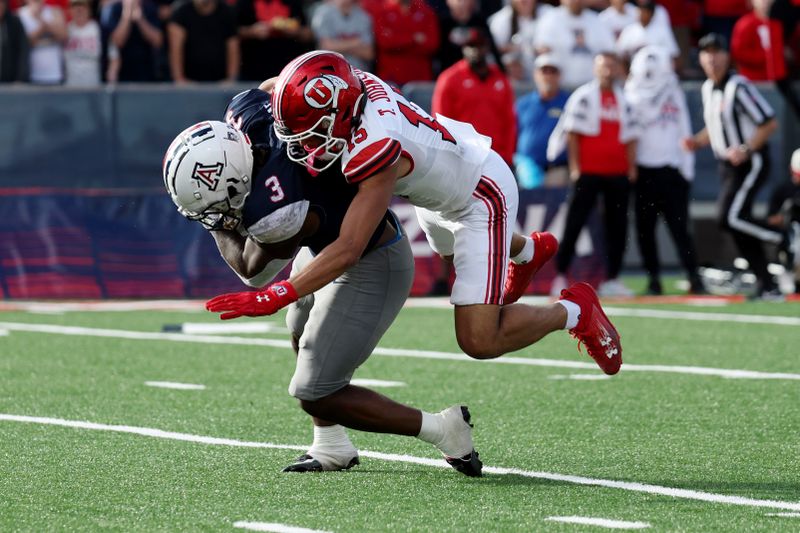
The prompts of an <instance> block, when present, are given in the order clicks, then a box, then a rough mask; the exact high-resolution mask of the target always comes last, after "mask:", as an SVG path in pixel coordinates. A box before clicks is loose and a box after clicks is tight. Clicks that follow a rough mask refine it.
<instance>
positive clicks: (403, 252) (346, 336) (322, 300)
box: [286, 234, 414, 401]
mask: <svg viewBox="0 0 800 533" xmlns="http://www.w3.org/2000/svg"><path fill="white" fill-rule="evenodd" d="M312 258H313V256H312V254H311V252H310V251H309V250H308V249H307V248H303V249H302V250H300V252H299V253H298V254H297V257H296V258H295V260H294V264H293V266H292V275H294V274H295V273H296V272H298V271H299V270H300V269H302V268H303V266H304V265H305V264H306V263H308V262H309V261H310V260H311V259H312ZM413 279H414V256H413V255H412V253H411V246H410V245H409V243H408V238H407V237H406V236H405V234H404V235H403V237H402V238H401V239H400V240H399V241H397V242H395V243H394V244H390V245H388V246H384V247H381V248H376V249H375V250H372V251H370V252H369V253H368V254H366V255H365V256H364V257H362V258H361V260H360V261H359V262H358V263H357V264H356V265H355V266H354V267H352V268H350V269H349V270H347V272H345V273H344V274H342V275H341V276H340V277H338V278H337V279H336V280H334V281H333V282H331V283H329V284H328V285H326V286H325V287H323V288H321V289H320V290H318V291H317V292H315V293H314V294H310V295H308V296H305V297H304V298H301V299H300V300H298V301H297V302H295V303H294V304H292V305H291V306H290V307H289V312H288V314H287V315H286V325H287V326H288V328H289V331H291V332H292V334H293V335H295V336H297V337H299V338H300V342H299V348H300V349H299V352H298V354H297V367H296V368H295V372H294V376H293V377H292V382H291V384H290V385H289V394H291V395H292V396H294V397H295V398H298V399H300V400H307V401H314V400H319V399H320V398H324V397H325V396H328V395H330V394H333V393H334V392H336V391H338V390H339V389H341V388H342V387H344V386H346V385H347V384H348V383H350V379H351V378H352V377H353V372H355V370H356V369H357V368H358V367H359V366H361V364H362V363H364V361H366V360H367V358H368V357H369V356H370V354H371V353H372V351H373V350H374V349H375V346H376V345H377V344H378V341H379V340H380V338H381V337H382V336H383V334H384V333H385V332H386V330H387V329H389V326H390V325H391V324H392V322H393V321H394V319H395V317H396V316H397V314H398V313H399V312H400V309H401V308H402V307H403V304H404V303H405V301H406V298H407V297H408V293H409V291H410V290H411V284H412V281H413Z"/></svg>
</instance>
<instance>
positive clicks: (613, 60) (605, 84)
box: [547, 53, 638, 296]
mask: <svg viewBox="0 0 800 533" xmlns="http://www.w3.org/2000/svg"><path fill="white" fill-rule="evenodd" d="M620 74H621V65H620V62H619V59H618V58H617V57H616V56H615V55H614V54H609V53H602V54H598V55H597V56H595V59H594V75H595V80H594V81H591V82H589V83H587V84H585V85H582V86H580V87H578V88H577V89H576V90H575V92H574V93H573V94H572V96H570V97H569V100H567V104H566V107H565V108H564V113H563V114H562V116H561V120H560V121H559V124H558V126H557V127H556V131H554V132H553V135H552V136H551V140H550V143H549V145H548V148H547V151H548V156H550V155H551V154H552V153H558V152H560V149H559V148H560V147H559V148H557V147H556V146H555V145H559V144H561V142H562V141H560V140H557V141H556V142H554V139H553V138H554V137H556V138H557V139H559V138H561V137H563V135H564V134H566V143H567V161H568V164H569V171H570V178H572V180H573V181H574V183H575V188H574V190H573V192H572V195H571V198H570V202H569V208H568V210H567V220H566V223H565V226H564V235H563V237H562V238H561V242H560V244H559V247H558V254H557V255H556V268H557V270H558V276H556V278H555V279H554V280H553V286H552V288H551V294H552V293H560V292H561V289H563V288H565V285H566V274H567V270H568V269H569V266H570V263H571V262H572V259H573V257H574V255H575V243H576V242H577V240H578V236H579V235H580V233H581V230H582V229H583V226H584V225H585V224H586V221H587V220H588V218H589V214H590V213H591V212H592V210H594V207H595V204H596V202H597V197H598V196H599V195H602V196H603V204H604V213H603V219H604V222H605V242H606V276H607V281H605V282H603V283H602V284H601V285H600V287H599V290H598V292H599V293H600V294H601V295H602V296H632V294H633V293H632V292H631V291H630V289H628V288H627V287H625V286H624V285H622V283H621V282H620V281H619V280H618V276H619V273H620V270H621V269H622V256H623V254H624V252H625V241H626V233H627V229H628V195H629V191H630V184H631V183H634V182H635V181H636V179H637V176H638V174H637V167H636V137H637V135H638V129H637V128H638V126H637V125H636V122H635V120H634V119H633V112H632V110H631V108H630V106H629V105H628V103H627V101H626V100H625V95H624V93H623V92H622V88H621V87H620V86H619V85H618V84H617V80H618V79H619V78H620ZM550 145H553V146H552V148H551V146H550Z"/></svg>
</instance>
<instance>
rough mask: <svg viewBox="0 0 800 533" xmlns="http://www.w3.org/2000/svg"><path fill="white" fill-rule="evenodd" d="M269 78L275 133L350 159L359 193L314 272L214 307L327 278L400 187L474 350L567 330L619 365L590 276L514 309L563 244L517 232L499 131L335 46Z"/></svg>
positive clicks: (500, 350)
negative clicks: (448, 274)
mask: <svg viewBox="0 0 800 533" xmlns="http://www.w3.org/2000/svg"><path fill="white" fill-rule="evenodd" d="M269 85H270V86H271V87H270V88H271V89H272V109H273V114H274V117H275V123H274V128H275V132H276V134H277V136H278V137H279V138H281V139H282V140H284V141H285V142H286V144H287V151H288V155H289V158H290V159H292V160H294V161H296V162H298V163H301V164H304V165H305V166H306V167H308V168H310V169H313V170H316V171H322V170H324V169H326V168H328V167H330V166H331V165H333V164H335V163H336V162H337V161H338V160H340V159H341V165H342V171H343V173H344V175H345V178H346V179H347V180H348V181H349V182H351V183H357V184H358V186H359V190H358V193H357V194H356V196H355V198H354V199H353V201H352V203H351V204H350V207H349V208H348V211H347V213H346V215H345V217H344V221H343V223H342V226H341V229H340V232H339V237H338V238H337V239H336V241H334V242H333V243H331V244H330V245H329V246H327V247H326V248H325V249H324V250H322V252H320V253H319V254H318V255H317V256H316V257H315V258H314V259H313V260H312V261H310V262H309V263H308V264H307V265H306V266H305V268H303V269H302V270H300V271H299V272H296V273H295V274H293V275H292V276H291V278H290V279H289V280H288V281H287V282H282V283H281V284H280V285H277V284H276V285H275V286H270V287H268V288H267V290H266V291H264V292H263V293H236V294H234V295H223V296H221V297H218V298H217V299H214V300H211V301H210V302H209V304H208V305H207V307H208V308H209V310H212V311H222V312H225V311H231V310H233V311H238V310H240V309H246V310H247V311H248V312H253V308H254V305H253V303H252V300H255V299H256V298H259V302H260V305H258V306H257V307H258V313H259V314H271V313H274V312H276V311H277V310H278V309H280V308H282V307H285V306H286V305H289V304H290V303H292V302H293V301H295V300H296V299H297V298H299V297H302V296H304V295H306V294H310V293H312V292H314V291H315V290H317V289H319V288H321V287H323V286H325V285H326V284H327V283H330V282H331V281H333V280H334V279H336V277H338V276H339V275H340V274H341V273H342V272H344V271H345V270H346V269H347V268H348V267H349V266H351V265H353V264H355V262H357V261H358V258H359V257H360V256H361V254H362V253H363V251H364V248H365V246H366V244H367V242H368V239H369V236H370V235H371V234H372V232H373V231H374V228H375V227H376V225H377V224H378V223H379V222H380V216H381V214H382V213H384V212H385V211H386V208H387V207H388V205H389V203H390V201H391V198H392V195H398V196H401V197H403V198H406V199H408V201H409V202H411V203H412V204H414V206H415V207H416V209H417V216H418V218H419V220H420V223H421V225H422V228H423V230H424V231H425V233H426V235H427V237H428V242H429V243H430V245H431V247H432V248H433V249H434V251H435V252H437V253H438V254H440V255H441V256H442V257H444V258H445V259H448V260H452V261H453V264H454V266H455V272H456V281H455V284H454V285H453V291H452V295H451V299H450V301H451V302H452V303H453V305H454V306H455V327H456V338H457V340H458V344H459V346H460V347H461V349H462V350H463V351H464V352H465V353H466V354H468V355H469V356H471V357H473V358H476V359H490V358H495V357H499V356H501V355H503V354H505V353H508V352H513V351H516V350H519V349H522V348H525V347H527V346H530V345H531V344H533V343H535V342H536V341H538V340H539V339H540V338H542V337H544V336H545V335H547V334H548V333H550V332H552V331H555V330H558V329H568V330H569V331H570V333H571V334H572V335H573V336H575V337H577V338H578V339H579V340H580V341H581V342H582V343H583V344H585V345H586V347H587V351H588V352H589V355H590V356H591V357H592V358H594V359H595V361H596V362H597V363H598V365H599V366H600V368H601V369H602V370H603V371H604V372H606V373H607V374H615V373H617V372H618V371H619V368H620V365H621V364H622V347H621V345H620V340H619V334H618V333H617V331H616V329H615V328H614V326H613V325H612V324H611V322H610V321H609V320H608V318H607V317H606V315H605V313H604V312H603V310H602V308H601V306H600V302H599V300H598V299H597V295H596V294H595V292H594V290H593V289H592V288H591V286H589V285H588V284H586V283H578V284H575V285H573V286H571V287H570V288H568V289H566V290H564V291H563V292H562V295H561V299H560V300H559V301H558V302H556V303H555V304H552V305H544V306H531V305H523V304H514V305H511V302H513V301H516V300H517V299H518V298H519V297H520V296H521V294H522V293H523V292H524V290H525V288H526V287H527V285H528V284H529V282H530V280H531V278H532V277H533V275H534V274H535V272H536V271H537V270H538V269H539V268H540V267H541V266H542V265H543V264H544V263H545V262H546V261H547V260H548V259H550V257H552V256H553V254H554V253H555V251H556V249H557V247H558V243H557V241H556V240H555V238H554V237H553V236H552V235H550V234H549V233H534V234H533V235H532V236H531V238H528V237H523V236H521V235H518V234H515V233H514V232H513V229H512V224H513V221H514V220H516V216H517V204H518V190H517V185H516V181H515V179H514V175H513V173H512V172H511V169H509V167H508V166H507V165H506V164H505V163H504V162H503V160H502V158H501V157H500V156H499V155H498V154H496V153H495V152H494V151H492V150H491V139H489V138H488V137H484V136H482V135H480V134H478V133H477V132H476V131H475V129H474V128H473V127H472V126H471V125H470V124H466V123H462V122H457V121H454V120H451V119H448V118H446V117H443V116H441V115H437V117H436V118H435V119H434V118H433V117H431V116H430V115H428V114H427V113H426V112H425V111H423V110H422V109H421V108H419V107H418V106H417V105H415V104H413V103H412V102H410V101H408V100H407V99H405V98H404V97H403V96H402V95H401V94H399V93H398V92H396V91H395V90H394V89H393V88H392V87H390V86H389V85H387V84H386V83H385V82H383V81H382V80H381V79H379V78H378V77H376V76H374V75H372V74H369V73H366V72H361V71H358V70H355V69H353V68H352V67H351V65H350V64H349V63H347V61H346V60H345V59H344V57H343V56H341V55H340V54H337V53H334V52H328V51H315V52H309V53H307V54H304V55H302V56H300V57H298V58H296V59H295V60H294V61H292V62H291V63H289V64H288V65H287V66H286V67H285V68H284V69H283V71H282V72H281V74H280V76H278V78H277V80H274V86H272V85H273V82H269ZM262 87H264V84H262ZM509 258H510V259H511V264H510V266H509ZM507 274H508V279H507ZM265 297H266V298H265ZM262 300H266V301H267V302H268V303H266V304H265V303H263V302H262Z"/></svg>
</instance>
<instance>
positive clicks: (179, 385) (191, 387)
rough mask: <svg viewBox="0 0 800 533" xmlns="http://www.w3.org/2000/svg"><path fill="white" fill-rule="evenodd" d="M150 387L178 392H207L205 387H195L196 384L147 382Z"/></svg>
mask: <svg viewBox="0 0 800 533" xmlns="http://www.w3.org/2000/svg"><path fill="white" fill-rule="evenodd" d="M144 384H145V385H147V386H148V387H157V388H161V389H178V390H205V388H206V386H205V385H195V384H194V383H175V382H173V381H145V382H144Z"/></svg>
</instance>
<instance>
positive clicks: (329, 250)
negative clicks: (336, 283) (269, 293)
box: [289, 239, 360, 298]
mask: <svg viewBox="0 0 800 533" xmlns="http://www.w3.org/2000/svg"><path fill="white" fill-rule="evenodd" d="M351 246H352V245H351V244H349V243H348V242H347V241H346V240H343V239H339V240H336V241H334V242H333V243H331V244H330V245H328V246H326V247H325V249H324V250H322V252H320V253H319V254H318V255H317V256H316V257H315V258H314V259H313V260H311V261H310V262H309V263H308V264H307V265H306V266H305V267H304V268H303V270H301V271H300V272H298V273H297V274H295V275H294V276H292V277H291V278H289V283H291V284H292V286H293V287H294V289H295V290H296V291H297V294H298V295H299V296H300V297H301V298H302V297H303V296H305V295H307V294H311V293H313V292H315V291H317V290H319V289H321V288H322V287H324V286H325V285H327V284H328V283H330V282H332V281H333V280H335V279H336V278H338V277H339V276H341V275H342V274H344V273H345V272H346V271H347V269H349V268H350V267H352V266H353V265H355V264H356V263H357V262H358V259H359V257H360V254H356V253H355V250H354V249H353V248H352V247H351Z"/></svg>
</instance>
